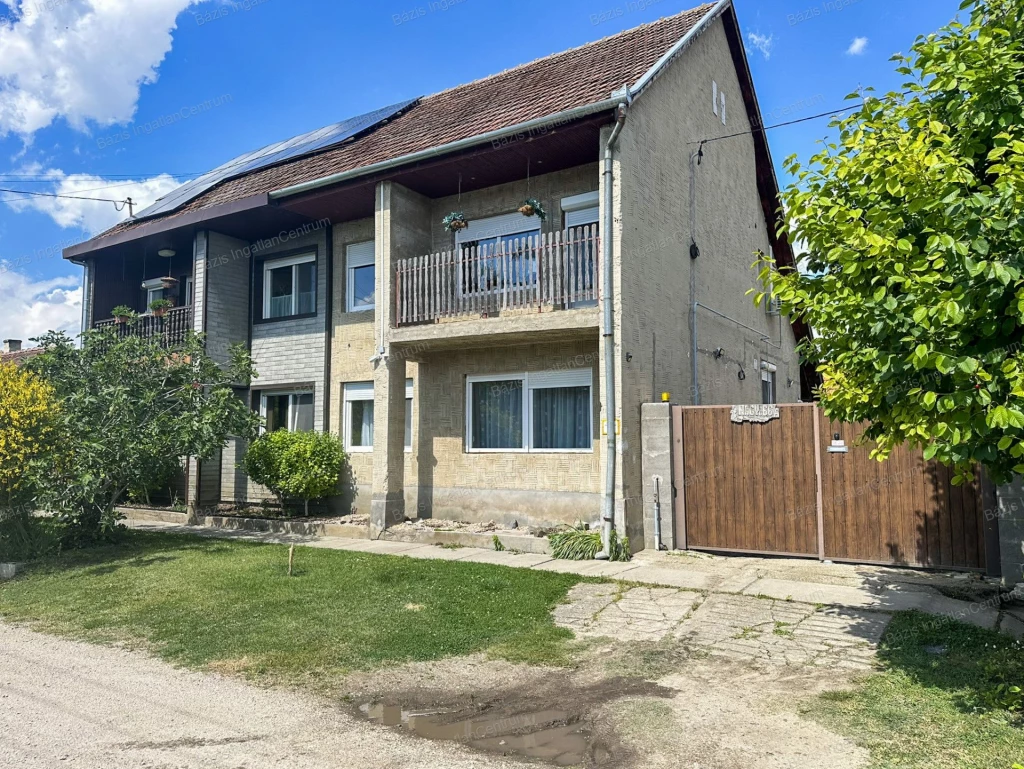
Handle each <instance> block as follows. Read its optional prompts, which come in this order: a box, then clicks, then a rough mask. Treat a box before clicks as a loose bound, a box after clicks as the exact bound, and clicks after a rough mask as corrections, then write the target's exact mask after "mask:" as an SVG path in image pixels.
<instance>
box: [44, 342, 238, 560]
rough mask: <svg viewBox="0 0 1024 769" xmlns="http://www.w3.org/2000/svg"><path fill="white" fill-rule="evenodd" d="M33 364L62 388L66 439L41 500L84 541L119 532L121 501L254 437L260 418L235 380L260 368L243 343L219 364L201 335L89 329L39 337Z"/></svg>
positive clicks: (58, 392) (49, 465) (50, 464)
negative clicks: (165, 338)
mask: <svg viewBox="0 0 1024 769" xmlns="http://www.w3.org/2000/svg"><path fill="white" fill-rule="evenodd" d="M39 341H40V343H41V344H42V346H43V348H44V350H45V351H44V352H43V353H42V354H40V355H38V356H37V357H36V358H34V359H33V360H32V361H31V362H30V363H29V366H30V367H31V369H32V370H33V371H34V372H35V373H37V374H38V375H39V376H40V377H41V378H42V379H44V380H45V381H46V382H47V383H48V384H49V386H50V387H52V388H53V391H54V394H55V397H56V398H57V401H58V404H59V409H58V411H57V417H58V426H59V430H60V434H61V436H62V443H61V445H60V446H59V447H58V449H57V450H56V451H54V452H53V453H52V454H51V455H50V457H49V458H48V461H47V462H46V466H45V473H43V475H42V479H41V485H40V499H41V501H42V502H43V503H44V504H45V506H46V507H47V508H48V509H50V510H52V511H54V512H56V513H57V514H58V515H59V517H60V519H61V520H62V521H63V522H64V523H65V524H67V526H68V527H69V534H70V535H71V537H72V538H73V539H74V540H75V541H76V543H84V542H89V541H95V540H97V539H105V538H109V537H110V535H111V534H112V533H113V531H114V530H115V528H116V524H117V520H118V515H117V513H116V512H115V509H116V507H117V506H118V505H119V504H120V503H121V502H123V501H124V498H125V496H126V494H127V493H128V492H129V491H130V490H132V489H139V488H146V487H149V486H152V485H153V483H154V482H155V481H157V480H159V479H160V478H162V477H166V476H167V475H168V474H169V473H171V472H174V471H176V470H177V469H178V468H180V466H181V464H182V461H183V460H184V459H185V458H187V457H196V458H198V459H200V460H204V459H209V458H211V457H213V456H214V455H215V454H216V452H217V451H218V450H219V449H220V448H221V447H222V446H223V445H224V443H225V442H226V440H227V438H228V436H232V435H235V436H239V437H243V438H248V437H251V436H252V435H253V434H254V433H255V430H256V428H257V425H258V418H257V417H256V416H255V415H254V414H253V413H252V411H251V410H250V409H249V408H248V406H247V405H246V404H245V402H244V401H243V400H242V399H240V398H239V397H238V396H236V395H235V393H234V390H233V389H232V386H233V385H247V384H248V383H249V382H250V380H251V379H252V378H253V377H254V376H255V372H254V370H253V366H252V360H251V359H250V357H249V355H248V353H247V352H246V350H245V349H244V348H243V347H242V346H238V347H236V348H234V349H233V350H232V353H231V361H230V363H229V364H228V365H226V366H220V365H218V364H217V363H216V362H215V361H214V360H213V359H212V358H210V356H209V355H207V354H206V350H205V348H204V340H203V338H202V337H201V336H198V335H193V334H190V335H189V336H188V337H187V339H186V340H185V341H184V342H183V343H182V344H180V345H178V346H175V348H174V349H173V350H168V349H166V348H165V347H164V346H162V345H161V341H160V340H159V339H144V338H140V337H136V336H128V337H125V338H123V339H119V338H118V335H117V333H116V332H114V331H111V330H103V331H89V332H86V333H85V334H83V336H82V342H83V343H82V346H81V348H78V347H76V346H75V344H74V342H73V341H72V340H71V339H70V338H69V337H68V336H67V335H65V334H62V333H52V332H51V333H50V334H48V335H46V336H45V337H43V338H42V339H40V340H39Z"/></svg>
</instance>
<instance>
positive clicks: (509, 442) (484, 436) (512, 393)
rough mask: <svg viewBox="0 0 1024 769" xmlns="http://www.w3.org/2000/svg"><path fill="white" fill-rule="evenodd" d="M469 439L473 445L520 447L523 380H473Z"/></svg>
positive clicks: (489, 447)
mask: <svg viewBox="0 0 1024 769" xmlns="http://www.w3.org/2000/svg"><path fill="white" fill-rule="evenodd" d="M471 388H472V391H471V392H472V394H471V397H472V402H471V406H470V410H471V413H472V442H471V444H470V446H471V447H472V448H474V449H485V450H494V449H522V448H523V380H522V379H504V380H494V381H489V382H473V383H472V385H471Z"/></svg>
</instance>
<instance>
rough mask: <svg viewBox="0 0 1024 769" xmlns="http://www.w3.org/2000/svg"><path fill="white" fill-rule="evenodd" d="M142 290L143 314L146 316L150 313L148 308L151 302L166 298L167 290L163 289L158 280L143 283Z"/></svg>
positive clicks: (161, 283)
mask: <svg viewBox="0 0 1024 769" xmlns="http://www.w3.org/2000/svg"><path fill="white" fill-rule="evenodd" d="M142 288H143V289H144V290H145V292H146V309H145V312H146V313H147V314H148V313H149V312H150V309H149V306H150V305H151V304H153V302H155V301H157V300H158V299H165V298H166V297H167V289H165V288H164V282H163V280H161V279H160V278H154V279H153V280H147V281H145V282H144V283H143V284H142Z"/></svg>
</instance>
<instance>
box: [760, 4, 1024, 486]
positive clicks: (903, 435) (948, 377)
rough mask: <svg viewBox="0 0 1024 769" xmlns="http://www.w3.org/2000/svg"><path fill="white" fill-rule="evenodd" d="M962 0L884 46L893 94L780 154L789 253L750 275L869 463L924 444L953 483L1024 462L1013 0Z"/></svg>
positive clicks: (1017, 15) (1019, 107)
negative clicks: (863, 432) (794, 256)
mask: <svg viewBox="0 0 1024 769" xmlns="http://www.w3.org/2000/svg"><path fill="white" fill-rule="evenodd" d="M962 8H964V9H967V8H970V13H971V18H970V21H969V22H968V23H967V24H965V25H961V24H958V23H954V24H951V25H950V26H948V27H946V28H944V29H943V30H941V31H940V32H939V33H938V34H934V35H929V36H928V37H922V38H918V40H917V42H916V43H915V44H914V46H913V49H912V51H911V54H910V55H909V56H906V57H904V56H897V57H895V59H894V60H895V61H898V62H899V64H900V67H899V72H900V73H901V74H903V75H904V76H906V77H907V78H908V80H909V82H907V83H906V85H905V86H904V89H903V92H901V93H890V94H887V95H885V96H882V97H879V98H875V97H868V98H867V99H865V101H864V104H863V106H861V107H859V108H856V109H855V111H854V112H853V113H852V114H850V115H849V116H848V117H845V118H843V119H839V120H837V121H836V122H834V123H833V125H834V126H835V127H837V128H838V130H839V136H838V139H837V140H836V141H835V142H834V143H830V144H828V145H827V147H826V148H825V150H824V151H822V152H821V153H820V154H818V155H817V156H815V157H814V158H813V159H812V160H811V163H810V165H809V166H808V167H803V166H801V165H800V163H799V162H797V160H796V158H789V159H788V160H787V161H786V164H787V168H788V170H789V171H790V172H791V173H792V174H794V175H795V176H797V177H798V179H799V183H798V184H796V185H794V186H792V187H790V188H789V189H788V190H787V191H786V193H785V194H784V195H783V201H784V205H785V209H786V212H787V217H788V224H789V232H790V236H791V237H794V238H795V239H796V240H798V241H803V242H804V243H806V246H807V252H808V254H807V257H806V264H805V265H804V270H803V272H802V273H801V272H799V271H796V270H783V271H781V272H777V271H775V270H774V269H773V268H774V265H772V264H771V263H766V264H765V265H764V269H763V271H762V275H761V277H762V281H763V282H764V284H765V285H766V286H770V288H769V290H768V293H771V294H772V295H774V296H775V297H777V298H778V299H779V300H780V301H781V304H782V309H783V311H784V312H785V313H787V314H789V315H791V316H793V317H795V318H799V319H802V320H804V321H805V322H807V323H808V324H809V325H810V326H811V327H812V328H813V329H814V331H815V338H814V339H813V341H811V342H809V343H806V344H805V346H804V350H803V351H804V353H805V354H806V356H807V357H808V359H810V360H811V361H813V362H815V363H816V364H817V365H818V369H819V371H820V373H821V374H822V377H823V386H822V388H821V392H820V396H821V402H822V405H823V407H824V409H825V411H826V413H827V414H828V416H829V417H831V418H833V419H838V420H842V421H849V422H857V421H861V420H869V421H870V422H871V425H872V426H871V427H870V429H869V430H868V435H869V437H870V438H872V439H874V440H875V442H876V451H875V454H876V456H877V457H878V458H880V459H884V458H886V457H887V456H888V455H889V453H890V452H891V451H892V449H893V448H894V447H895V446H897V445H900V444H902V443H908V444H910V445H914V446H921V447H924V449H925V455H926V456H927V457H928V458H929V459H931V458H933V457H934V458H938V459H939V460H941V461H942V462H944V463H946V464H949V465H953V466H955V467H956V469H957V473H956V478H955V480H956V482H962V481H963V480H964V479H965V478H968V477H970V476H971V472H972V470H971V468H972V467H973V466H974V464H975V463H981V464H982V465H984V466H985V467H986V468H987V469H988V470H989V471H990V472H991V474H992V475H993V476H994V477H995V478H996V479H997V480H1002V479H1005V478H1006V477H1007V476H1009V475H1010V474H1011V473H1013V472H1017V473H1021V472H1024V350H1022V347H1021V345H1022V342H1024V278H1022V276H1024V91H1022V87H1024V0H980V1H978V2H967V3H964V5H963V6H962ZM851 98H857V99H858V100H859V99H860V98H861V97H860V96H859V95H852V96H851ZM764 297H765V295H764V294H761V295H759V296H758V297H757V300H758V301H759V302H760V301H761V300H762V299H763V298H764Z"/></svg>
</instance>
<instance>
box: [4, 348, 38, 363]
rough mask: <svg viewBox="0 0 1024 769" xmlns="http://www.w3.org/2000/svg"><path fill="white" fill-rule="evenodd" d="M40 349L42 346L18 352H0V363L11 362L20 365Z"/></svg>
mask: <svg viewBox="0 0 1024 769" xmlns="http://www.w3.org/2000/svg"><path fill="white" fill-rule="evenodd" d="M42 351H43V348H42V347H30V348H29V349H27V350H19V351H18V352H0V363H13V364H14V365H16V366H20V365H21V364H22V363H24V362H25V361H27V360H28V359H29V358H34V357H36V356H37V355H38V354H39V353H41V352H42Z"/></svg>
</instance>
